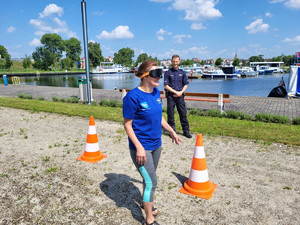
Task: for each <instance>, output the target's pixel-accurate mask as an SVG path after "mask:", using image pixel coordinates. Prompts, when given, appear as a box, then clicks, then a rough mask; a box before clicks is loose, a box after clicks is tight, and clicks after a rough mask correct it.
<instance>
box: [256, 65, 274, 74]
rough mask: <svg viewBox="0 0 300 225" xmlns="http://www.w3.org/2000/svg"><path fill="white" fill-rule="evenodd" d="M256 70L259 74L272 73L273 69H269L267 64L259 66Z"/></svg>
mask: <svg viewBox="0 0 300 225" xmlns="http://www.w3.org/2000/svg"><path fill="white" fill-rule="evenodd" d="M257 71H258V73H259V74H272V73H273V71H274V69H270V67H269V66H260V67H259V68H258V70H257Z"/></svg>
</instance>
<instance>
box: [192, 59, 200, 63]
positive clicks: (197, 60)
mask: <svg viewBox="0 0 300 225" xmlns="http://www.w3.org/2000/svg"><path fill="white" fill-rule="evenodd" d="M192 60H193V61H195V62H201V59H198V58H192Z"/></svg>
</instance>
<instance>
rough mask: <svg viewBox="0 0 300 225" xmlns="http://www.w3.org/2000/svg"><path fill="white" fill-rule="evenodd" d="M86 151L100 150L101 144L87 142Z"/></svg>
mask: <svg viewBox="0 0 300 225" xmlns="http://www.w3.org/2000/svg"><path fill="white" fill-rule="evenodd" d="M85 151H86V152H98V151H99V144H98V142H97V143H93V144H89V143H86V145H85Z"/></svg>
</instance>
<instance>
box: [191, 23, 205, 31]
mask: <svg viewBox="0 0 300 225" xmlns="http://www.w3.org/2000/svg"><path fill="white" fill-rule="evenodd" d="M191 29H192V30H205V29H206V27H205V26H203V25H202V23H193V24H192V25H191Z"/></svg>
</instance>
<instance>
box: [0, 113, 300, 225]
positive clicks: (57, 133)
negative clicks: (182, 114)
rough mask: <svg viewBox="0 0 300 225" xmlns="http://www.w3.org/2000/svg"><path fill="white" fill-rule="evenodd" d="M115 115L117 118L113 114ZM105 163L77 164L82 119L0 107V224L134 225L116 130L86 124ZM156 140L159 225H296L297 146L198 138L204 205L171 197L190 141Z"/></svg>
mask: <svg viewBox="0 0 300 225" xmlns="http://www.w3.org/2000/svg"><path fill="white" fill-rule="evenodd" d="M120 116H121V115H120ZM95 122H96V129H97V134H98V139H99V145H100V151H101V152H103V153H104V154H106V155H108V157H107V158H106V159H103V160H101V161H100V162H97V163H94V164H91V163H87V162H83V161H77V160H76V158H77V157H78V156H80V155H81V154H82V153H83V152H84V147H85V143H86V136H87V129H88V124H89V119H87V118H80V117H68V116H63V115H57V114H49V113H43V112H31V111H24V110H17V109H10V108H5V107H1V108H0V224H112V225H114V224H141V223H142V222H143V221H144V212H143V211H142V210H141V209H140V207H139V201H140V199H141V194H140V191H141V188H142V184H141V177H140V175H139V174H138V172H137V171H136V169H135V167H134V166H133V164H132V162H131V158H130V156H129V150H128V140H127V136H126V134H125V132H124V129H123V126H122V124H119V123H113V122H107V121H100V120H95ZM181 139H182V143H181V144H180V145H179V146H176V145H175V144H172V143H171V140H170V138H169V137H168V136H167V135H163V153H162V156H161V159H160V163H159V167H158V171H157V174H158V187H157V190H156V193H155V205H156V206H157V207H158V209H159V216H158V217H157V222H158V223H160V224H189V225H190V224H272V225H273V224H300V172H299V157H300V147H293V146H285V145H280V144H272V145H270V146H267V145H264V144H263V143H254V142H253V141H249V140H243V139H237V138H229V137H219V136H216V137H212V136H203V140H204V147H205V153H206V161H207V167H208V174H209V180H210V181H211V182H213V183H215V184H217V189H216V190H215V192H214V194H213V196H212V198H211V199H210V200H204V199H200V198H196V197H193V196H190V195H184V194H181V193H179V189H180V188H181V186H182V183H183V182H184V181H185V180H186V179H188V177H189V171H190V168H191V162H192V158H193V153H194V146H195V141H196V134H193V138H192V139H187V138H185V137H183V136H181Z"/></svg>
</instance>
